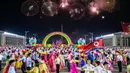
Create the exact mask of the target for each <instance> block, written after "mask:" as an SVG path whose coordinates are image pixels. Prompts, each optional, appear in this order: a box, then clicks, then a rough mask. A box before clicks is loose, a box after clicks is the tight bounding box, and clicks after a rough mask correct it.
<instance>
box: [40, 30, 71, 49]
mask: <svg viewBox="0 0 130 73" xmlns="http://www.w3.org/2000/svg"><path fill="white" fill-rule="evenodd" d="M54 35H60V36H62V37H64V38H65V39H66V40H67V42H68V45H71V44H72V41H71V39H70V38H69V36H68V35H66V34H65V33H63V32H52V33H50V34H48V35H47V36H46V37H45V38H44V40H43V42H42V44H43V45H44V47H46V43H47V41H48V39H49V38H50V37H52V36H54Z"/></svg>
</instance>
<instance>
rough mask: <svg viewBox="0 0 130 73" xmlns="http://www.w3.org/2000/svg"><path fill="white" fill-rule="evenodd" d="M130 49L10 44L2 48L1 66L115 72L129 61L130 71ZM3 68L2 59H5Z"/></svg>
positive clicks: (37, 71)
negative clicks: (86, 49)
mask: <svg viewBox="0 0 130 73" xmlns="http://www.w3.org/2000/svg"><path fill="white" fill-rule="evenodd" d="M129 50H130V49H118V48H111V49H110V48H102V49H96V48H95V49H92V50H89V51H87V52H83V51H82V50H80V49H77V48H74V47H72V46H69V47H64V48H61V47H52V48H44V47H36V48H34V47H30V48H19V47H6V48H1V49H0V70H1V71H2V73H17V72H18V70H20V69H21V71H22V73H55V72H56V73H60V72H61V71H62V70H63V68H65V67H67V69H68V72H70V73H79V72H81V73H112V71H113V70H114V67H113V65H114V64H117V65H118V69H119V72H122V65H123V64H124V65H128V66H127V68H128V69H127V71H128V73H130V65H129V64H130V63H129V59H130V51H129ZM5 62H6V64H5V65H4V68H2V63H5Z"/></svg>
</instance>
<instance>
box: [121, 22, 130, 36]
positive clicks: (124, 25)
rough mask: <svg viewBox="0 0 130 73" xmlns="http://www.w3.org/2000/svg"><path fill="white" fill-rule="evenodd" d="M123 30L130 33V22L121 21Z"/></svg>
mask: <svg viewBox="0 0 130 73" xmlns="http://www.w3.org/2000/svg"><path fill="white" fill-rule="evenodd" d="M121 25H122V28H123V31H124V32H125V34H130V23H124V22H123V23H121Z"/></svg>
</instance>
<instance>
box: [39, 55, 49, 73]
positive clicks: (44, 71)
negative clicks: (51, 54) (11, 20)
mask: <svg viewBox="0 0 130 73" xmlns="http://www.w3.org/2000/svg"><path fill="white" fill-rule="evenodd" d="M38 61H39V63H40V64H39V68H40V73H49V70H48V67H47V65H46V63H45V62H44V58H41V59H38Z"/></svg>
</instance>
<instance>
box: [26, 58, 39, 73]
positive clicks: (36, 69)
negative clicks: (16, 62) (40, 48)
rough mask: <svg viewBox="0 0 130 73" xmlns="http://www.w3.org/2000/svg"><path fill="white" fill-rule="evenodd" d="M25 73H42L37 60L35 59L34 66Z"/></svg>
mask: <svg viewBox="0 0 130 73" xmlns="http://www.w3.org/2000/svg"><path fill="white" fill-rule="evenodd" d="M27 73H42V72H40V68H39V62H38V60H35V66H34V67H33V68H32V69H31V70H30V71H29V72H27Z"/></svg>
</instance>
